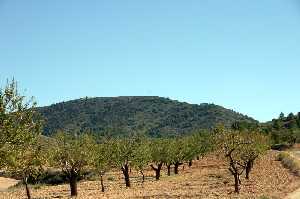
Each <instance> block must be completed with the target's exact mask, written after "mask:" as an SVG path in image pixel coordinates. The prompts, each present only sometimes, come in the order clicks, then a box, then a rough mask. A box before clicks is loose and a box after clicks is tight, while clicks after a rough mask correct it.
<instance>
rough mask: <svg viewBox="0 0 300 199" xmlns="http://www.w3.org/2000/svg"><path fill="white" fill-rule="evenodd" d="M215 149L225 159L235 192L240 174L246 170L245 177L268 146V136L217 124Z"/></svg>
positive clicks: (237, 188)
mask: <svg viewBox="0 0 300 199" xmlns="http://www.w3.org/2000/svg"><path fill="white" fill-rule="evenodd" d="M214 136H215V138H214V139H215V144H216V148H217V150H218V151H219V152H220V154H223V157H224V158H225V159H226V161H227V164H228V169H229V171H230V173H231V174H232V175H233V176H234V179H235V192H237V193H238V192H239V185H240V183H241V180H240V175H241V174H242V173H243V172H244V171H245V170H246V178H247V179H248V178H249V174H250V171H251V169H252V167H253V164H254V161H255V159H256V158H257V157H258V156H259V155H261V154H263V153H264V152H265V151H266V150H267V149H268V148H269V141H268V137H266V136H264V135H263V134H261V133H259V132H251V131H237V130H231V129H226V128H224V126H218V127H217V128H216V129H215V133H214Z"/></svg>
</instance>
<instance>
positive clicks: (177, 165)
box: [174, 162, 180, 175]
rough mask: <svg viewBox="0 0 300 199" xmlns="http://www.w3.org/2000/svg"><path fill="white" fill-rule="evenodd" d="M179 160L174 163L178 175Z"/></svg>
mask: <svg viewBox="0 0 300 199" xmlns="http://www.w3.org/2000/svg"><path fill="white" fill-rule="evenodd" d="M179 165H180V164H179V162H176V163H175V165H174V173H175V174H176V175H177V174H178V167H179Z"/></svg>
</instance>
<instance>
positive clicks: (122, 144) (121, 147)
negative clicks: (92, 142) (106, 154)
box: [111, 138, 136, 187]
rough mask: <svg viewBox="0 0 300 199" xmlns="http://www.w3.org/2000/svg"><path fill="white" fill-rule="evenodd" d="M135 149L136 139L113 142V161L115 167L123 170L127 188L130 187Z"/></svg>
mask: <svg viewBox="0 0 300 199" xmlns="http://www.w3.org/2000/svg"><path fill="white" fill-rule="evenodd" d="M135 147H136V139H135V138H124V139H115V140H114V141H111V150H112V155H111V160H112V162H113V165H114V166H115V167H117V168H120V169H121V171H122V173H123V175H124V180H125V185H126V187H130V176H129V168H130V166H131V164H132V160H133V151H134V148H135Z"/></svg>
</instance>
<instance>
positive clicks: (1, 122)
mask: <svg viewBox="0 0 300 199" xmlns="http://www.w3.org/2000/svg"><path fill="white" fill-rule="evenodd" d="M25 100H26V98H25V96H22V95H20V94H19V92H18V88H17V83H16V82H15V81H14V80H12V81H11V82H7V85H6V87H5V88H4V89H0V168H1V167H3V166H10V165H8V164H7V163H8V161H9V160H8V159H7V158H10V159H16V155H18V158H22V157H21V156H20V155H23V154H24V153H25V152H24V151H26V149H27V147H28V146H30V145H31V144H32V142H34V141H35V139H36V137H37V136H38V135H39V134H40V133H41V131H40V130H41V120H39V119H38V117H37V114H36V111H35V109H34V107H35V105H36V103H35V102H34V101H33V100H32V99H31V100H29V101H27V102H26V101H25ZM34 118H35V121H33V119H34ZM20 149H22V150H23V151H22V152H21V150H20ZM17 150H18V151H17ZM10 162H11V161H10Z"/></svg>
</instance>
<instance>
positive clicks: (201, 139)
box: [48, 132, 211, 196]
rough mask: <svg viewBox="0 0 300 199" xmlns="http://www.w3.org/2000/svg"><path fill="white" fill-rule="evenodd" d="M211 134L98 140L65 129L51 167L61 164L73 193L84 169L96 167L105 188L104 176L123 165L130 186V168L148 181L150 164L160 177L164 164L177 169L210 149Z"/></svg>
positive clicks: (50, 158)
mask: <svg viewBox="0 0 300 199" xmlns="http://www.w3.org/2000/svg"><path fill="white" fill-rule="evenodd" d="M208 138H209V136H208V134H204V133H197V134H194V135H192V136H189V137H184V138H176V139H148V138H146V137H143V136H138V135H135V136H133V137H131V138H123V139H109V140H102V141H101V142H100V143H97V142H96V141H95V139H93V137H92V136H89V135H87V134H82V135H79V136H75V135H71V134H68V133H65V132H60V133H58V134H57V135H56V136H55V137H54V139H53V140H49V141H50V142H54V143H52V144H51V146H53V148H52V149H50V150H49V155H48V163H49V166H50V167H55V168H61V169H62V171H63V172H64V173H65V174H66V176H67V178H68V180H69V182H70V189H71V195H72V196H76V195H77V180H78V179H79V178H80V176H81V174H82V171H84V170H94V171H96V172H97V173H98V174H99V176H100V182H101V191H104V183H103V176H104V175H105V173H106V172H107V171H109V170H110V169H119V170H120V171H121V172H122V173H123V175H124V180H125V185H126V187H130V186H131V183H130V170H131V169H132V168H133V169H135V170H137V171H138V172H139V173H140V174H141V177H142V181H143V182H144V180H145V176H144V170H145V169H146V167H147V166H150V167H151V168H152V169H153V171H154V174H155V178H156V180H159V179H160V176H161V170H162V167H163V166H166V167H167V168H168V175H170V173H171V171H170V168H171V166H172V165H174V173H175V174H178V167H179V166H180V165H182V164H183V163H184V162H189V164H190V165H191V164H192V161H193V160H194V159H195V158H196V157H197V156H202V155H204V154H206V153H207V152H208V151H209V150H210V146H211V145H210V141H209V139H208Z"/></svg>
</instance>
